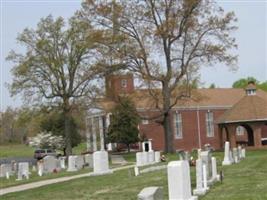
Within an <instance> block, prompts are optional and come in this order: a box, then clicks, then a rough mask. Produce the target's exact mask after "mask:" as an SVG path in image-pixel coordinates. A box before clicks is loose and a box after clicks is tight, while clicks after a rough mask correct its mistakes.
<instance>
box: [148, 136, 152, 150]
mask: <svg viewBox="0 0 267 200" xmlns="http://www.w3.org/2000/svg"><path fill="white" fill-rule="evenodd" d="M148 151H153V149H152V140H151V139H149V140H148Z"/></svg>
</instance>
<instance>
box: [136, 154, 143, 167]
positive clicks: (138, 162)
mask: <svg viewBox="0 0 267 200" xmlns="http://www.w3.org/2000/svg"><path fill="white" fill-rule="evenodd" d="M142 165H143V152H137V153H136V166H138V167H139V166H142Z"/></svg>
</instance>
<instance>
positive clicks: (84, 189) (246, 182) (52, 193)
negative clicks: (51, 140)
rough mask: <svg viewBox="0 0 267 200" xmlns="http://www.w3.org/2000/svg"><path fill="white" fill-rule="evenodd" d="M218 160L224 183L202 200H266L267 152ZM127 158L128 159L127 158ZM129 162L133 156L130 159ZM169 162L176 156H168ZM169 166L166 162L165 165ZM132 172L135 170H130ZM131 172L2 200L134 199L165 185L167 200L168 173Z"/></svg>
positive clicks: (249, 153) (18, 194)
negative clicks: (233, 161) (230, 162)
mask: <svg viewBox="0 0 267 200" xmlns="http://www.w3.org/2000/svg"><path fill="white" fill-rule="evenodd" d="M213 155H214V156H215V157H216V158H217V162H218V165H219V166H218V170H223V172H224V175H225V178H224V180H223V183H216V184H215V185H214V186H212V187H211V190H210V191H209V192H208V193H207V194H206V195H205V196H203V197H201V198H200V199H201V200H239V199H240V200H241V199H242V200H244V199H245V200H265V199H267V193H266V188H267V181H266V179H267V167H266V163H267V151H266V150H261V151H250V152H247V158H246V159H245V160H242V161H241V162H240V163H239V164H235V165H231V166H224V167H222V166H221V165H220V164H221V161H222V158H223V153H222V152H215V153H214V154H213ZM126 157H127V156H126ZM128 158H129V160H131V159H132V158H133V154H132V155H129V156H128ZM167 158H168V159H169V160H172V159H176V158H177V155H167ZM166 164H167V163H166ZM131 170H132V169H131ZM129 172H130V171H129V170H121V171H117V172H114V173H113V174H110V175H106V176H97V177H86V178H80V179H76V180H72V181H67V182H63V183H58V184H53V185H48V186H44V187H41V188H37V189H32V190H27V191H23V192H18V193H11V194H7V195H4V196H2V197H1V200H11V199H14V200H15V199H20V200H33V199H34V200H45V199H51V200H52V199H65V200H68V199H69V200H70V199H77V200H78V199H79V200H87V199H88V200H89V199H90V200H109V199H110V200H113V199H116V200H128V199H129V200H131V199H136V197H137V194H138V193H139V192H140V191H141V190H142V189H143V188H144V187H149V186H162V187H163V192H164V199H168V194H167V193H168V186H167V173H166V170H160V171H155V172H150V173H145V174H141V175H140V176H138V177H134V176H133V175H132V174H133V173H132V172H131V173H129ZM191 183H192V188H195V169H194V168H191Z"/></svg>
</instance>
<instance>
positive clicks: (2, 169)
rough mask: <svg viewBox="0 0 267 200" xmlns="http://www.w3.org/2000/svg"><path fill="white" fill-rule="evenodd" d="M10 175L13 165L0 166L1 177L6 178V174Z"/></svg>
mask: <svg viewBox="0 0 267 200" xmlns="http://www.w3.org/2000/svg"><path fill="white" fill-rule="evenodd" d="M7 172H8V173H9V175H10V174H11V173H12V165H11V164H1V165H0V177H6V173H7Z"/></svg>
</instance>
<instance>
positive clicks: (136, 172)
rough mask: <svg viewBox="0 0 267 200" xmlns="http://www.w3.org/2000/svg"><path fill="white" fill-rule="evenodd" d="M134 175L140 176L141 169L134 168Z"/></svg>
mask: <svg viewBox="0 0 267 200" xmlns="http://www.w3.org/2000/svg"><path fill="white" fill-rule="evenodd" d="M134 175H135V176H138V175H139V169H138V167H137V166H135V167H134Z"/></svg>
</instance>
